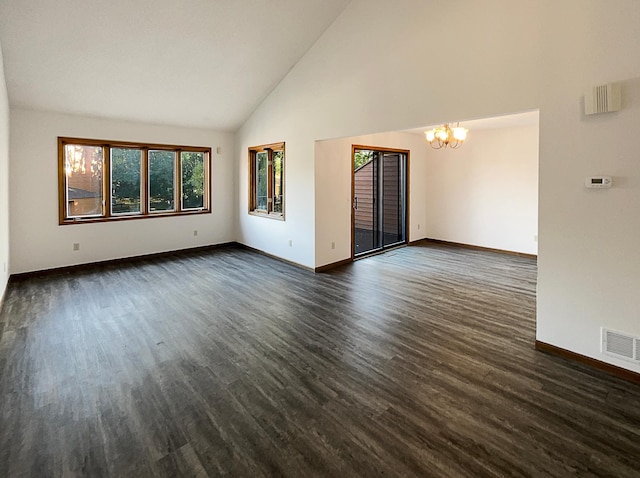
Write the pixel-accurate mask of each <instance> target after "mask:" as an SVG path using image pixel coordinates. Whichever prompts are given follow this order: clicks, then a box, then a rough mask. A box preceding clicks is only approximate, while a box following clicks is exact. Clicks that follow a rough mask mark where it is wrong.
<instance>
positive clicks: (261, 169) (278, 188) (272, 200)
mask: <svg viewBox="0 0 640 478" xmlns="http://www.w3.org/2000/svg"><path fill="white" fill-rule="evenodd" d="M249 176H250V177H249V185H250V187H249V212H250V213H251V214H256V215H265V216H269V217H273V218H276V219H284V143H274V144H267V145H262V146H256V147H253V148H249Z"/></svg>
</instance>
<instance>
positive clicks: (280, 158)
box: [273, 151, 284, 214]
mask: <svg viewBox="0 0 640 478" xmlns="http://www.w3.org/2000/svg"><path fill="white" fill-rule="evenodd" d="M283 173H284V151H274V152H273V212H275V213H278V214H282V193H283V192H284V188H283V182H284V174H283Z"/></svg>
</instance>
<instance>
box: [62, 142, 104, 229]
mask: <svg viewBox="0 0 640 478" xmlns="http://www.w3.org/2000/svg"><path fill="white" fill-rule="evenodd" d="M64 159H65V173H66V189H67V190H66V200H67V217H89V216H102V214H103V212H102V164H103V157H102V146H83V145H79V144H67V145H65V147H64Z"/></svg>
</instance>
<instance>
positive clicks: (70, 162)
mask: <svg viewBox="0 0 640 478" xmlns="http://www.w3.org/2000/svg"><path fill="white" fill-rule="evenodd" d="M210 158H211V148H203V147H192V146H172V145H157V144H141V143H130V142H122V141H119V142H115V141H101V140H92V139H76V138H58V163H59V166H58V182H59V203H60V208H59V210H60V212H59V214H60V218H59V220H60V224H71V223H79V222H95V221H105V220H121V219H133V218H147V217H157V216H167V215H178V214H198V213H208V212H211V209H210V206H209V197H210V186H209V185H210V184H211V182H210V180H209V174H210Z"/></svg>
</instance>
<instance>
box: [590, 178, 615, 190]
mask: <svg viewBox="0 0 640 478" xmlns="http://www.w3.org/2000/svg"><path fill="white" fill-rule="evenodd" d="M611 184H612V183H611V177H610V176H593V177H591V178H587V179H585V180H584V185H585V187H588V188H598V189H601V188H610V187H611Z"/></svg>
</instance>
